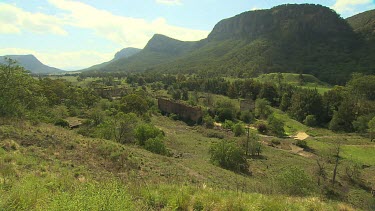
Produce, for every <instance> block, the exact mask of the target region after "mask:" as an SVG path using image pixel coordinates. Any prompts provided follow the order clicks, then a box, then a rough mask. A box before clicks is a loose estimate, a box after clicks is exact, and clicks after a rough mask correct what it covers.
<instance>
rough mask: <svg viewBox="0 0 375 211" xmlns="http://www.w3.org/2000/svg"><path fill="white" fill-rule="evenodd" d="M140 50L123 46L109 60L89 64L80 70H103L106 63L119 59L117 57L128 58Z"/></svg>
mask: <svg viewBox="0 0 375 211" xmlns="http://www.w3.org/2000/svg"><path fill="white" fill-rule="evenodd" d="M141 50H142V49H138V48H124V49H122V50H120V51H118V52H117V53H116V54H115V56H114V58H113V59H112V60H111V61H108V62H103V63H101V64H97V65H94V66H91V67H89V68H86V69H83V70H81V71H90V70H91V71H96V70H103V69H104V67H106V66H107V65H108V64H110V63H112V62H113V61H116V60H119V59H123V58H129V57H131V56H133V55H135V54H137V53H139V52H140V51H141Z"/></svg>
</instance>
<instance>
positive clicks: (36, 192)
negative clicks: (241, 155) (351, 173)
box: [0, 117, 352, 210]
mask: <svg viewBox="0 0 375 211" xmlns="http://www.w3.org/2000/svg"><path fill="white" fill-rule="evenodd" d="M153 121H154V122H155V123H156V124H157V125H158V126H159V127H161V128H162V129H163V130H165V132H166V134H167V137H168V141H167V143H168V147H170V148H171V149H172V150H175V151H176V152H177V151H178V152H179V153H182V156H181V157H180V158H173V157H164V156H160V155H155V154H152V153H150V152H147V151H145V150H143V149H139V148H138V147H135V146H123V145H120V144H117V143H114V142H112V141H107V140H99V139H90V138H84V137H82V136H80V135H77V134H76V133H75V132H74V131H69V130H66V129H62V128H60V127H55V126H51V125H46V124H40V125H36V126H34V125H30V124H29V123H26V122H22V121H11V120H2V125H1V126H0V130H1V137H0V138H1V142H0V145H1V147H0V158H1V162H0V164H1V166H2V168H1V177H0V178H1V185H0V195H1V196H2V197H0V208H1V209H5V210H14V209H15V210H20V209H26V210H76V209H78V208H79V209H95V210H96V209H105V210H119V209H121V210H134V209H156V210H158V209H164V210H174V209H177V208H179V209H184V210H192V209H195V210H223V209H229V210H233V209H234V210H237V209H245V210H259V209H266V210H275V209H277V210H280V209H281V210H294V209H298V210H311V209H313V210H339V209H340V210H341V209H345V210H351V209H352V208H351V207H350V206H349V205H346V204H343V203H337V202H323V201H321V200H320V199H319V198H318V197H316V196H315V197H314V196H311V197H305V198H300V197H287V200H286V197H285V196H283V195H279V194H271V195H269V194H267V192H268V193H272V192H273V190H272V189H273V188H272V186H271V185H266V182H260V179H261V177H264V173H262V170H263V171H265V170H266V169H265V166H272V167H271V169H272V171H271V172H278V171H279V170H278V169H279V168H281V166H280V167H278V166H273V165H275V163H274V162H273V161H267V160H264V161H253V162H252V165H253V166H254V167H253V168H254V169H257V171H254V174H255V175H254V176H253V177H250V178H249V177H244V176H241V175H236V174H234V173H232V172H230V171H227V170H223V169H221V168H219V167H216V166H213V165H212V164H210V163H209V161H208V158H209V157H208V156H207V155H208V154H207V151H208V146H209V144H210V142H212V141H215V139H212V138H207V137H204V136H202V134H201V132H200V130H201V129H199V128H190V127H187V126H186V125H185V124H183V123H177V124H175V123H176V122H172V121H173V120H170V119H168V118H166V117H155V118H153ZM275 153H276V154H275ZM272 154H274V155H272ZM265 156H267V157H268V158H269V160H273V157H274V156H275V157H277V156H283V157H285V158H286V160H285V162H288V160H289V159H290V162H292V160H300V161H298V162H295V161H293V163H295V164H297V165H301V166H304V165H306V163H310V161H308V159H303V158H299V157H298V156H297V155H295V156H294V155H292V154H290V155H289V153H286V152H283V151H278V150H272V149H271V148H270V149H267V150H266V152H265ZM270 156H272V157H270ZM263 162H265V163H263ZM268 162H272V164H271V163H268ZM257 163H258V164H257ZM260 163H263V164H260ZM258 165H259V166H258ZM262 166H264V167H262ZM244 185H245V186H244ZM244 191H245V192H244ZM249 192H258V193H249ZM259 192H264V194H261V193H259ZM265 194H266V195H265ZM83 199H84V200H83Z"/></svg>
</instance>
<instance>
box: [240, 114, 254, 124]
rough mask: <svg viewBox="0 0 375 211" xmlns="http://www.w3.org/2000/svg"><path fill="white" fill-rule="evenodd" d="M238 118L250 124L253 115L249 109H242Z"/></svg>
mask: <svg viewBox="0 0 375 211" xmlns="http://www.w3.org/2000/svg"><path fill="white" fill-rule="evenodd" d="M240 120H242V121H243V122H245V123H247V124H250V123H252V122H253V121H254V115H253V113H251V112H250V111H243V112H241V116H240Z"/></svg>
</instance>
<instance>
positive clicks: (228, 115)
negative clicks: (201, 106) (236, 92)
mask: <svg viewBox="0 0 375 211" xmlns="http://www.w3.org/2000/svg"><path fill="white" fill-rule="evenodd" d="M215 110H216V114H217V116H218V118H219V120H220V121H221V122H224V121H225V120H233V119H234V117H235V113H236V108H235V106H234V105H233V104H232V103H231V102H230V101H227V100H224V101H219V102H217V104H216V109H215Z"/></svg>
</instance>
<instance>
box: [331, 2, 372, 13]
mask: <svg viewBox="0 0 375 211" xmlns="http://www.w3.org/2000/svg"><path fill="white" fill-rule="evenodd" d="M369 4H373V2H372V0H337V1H336V3H335V4H334V5H333V6H332V9H334V10H336V12H338V13H347V12H354V11H355V9H356V8H355V7H356V6H363V5H369Z"/></svg>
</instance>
